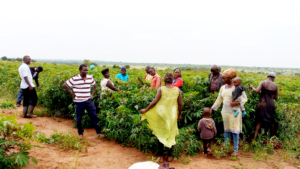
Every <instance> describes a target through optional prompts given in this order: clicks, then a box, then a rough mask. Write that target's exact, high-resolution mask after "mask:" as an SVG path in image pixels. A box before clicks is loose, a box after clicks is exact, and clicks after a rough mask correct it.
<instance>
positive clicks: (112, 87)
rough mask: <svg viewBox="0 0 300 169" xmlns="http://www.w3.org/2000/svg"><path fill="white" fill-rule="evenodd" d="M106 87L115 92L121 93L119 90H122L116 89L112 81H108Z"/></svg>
mask: <svg viewBox="0 0 300 169" xmlns="http://www.w3.org/2000/svg"><path fill="white" fill-rule="evenodd" d="M106 86H107V87H108V88H110V89H111V90H113V91H119V90H120V89H118V88H116V87H115V86H114V85H113V84H112V83H111V81H107V84H106Z"/></svg>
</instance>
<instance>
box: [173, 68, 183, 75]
mask: <svg viewBox="0 0 300 169" xmlns="http://www.w3.org/2000/svg"><path fill="white" fill-rule="evenodd" d="M177 69H178V70H179V72H180V75H179V77H182V76H181V69H179V68H175V69H174V71H173V72H175V71H176V70H177Z"/></svg>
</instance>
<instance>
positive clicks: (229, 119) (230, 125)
mask: <svg viewBox="0 0 300 169" xmlns="http://www.w3.org/2000/svg"><path fill="white" fill-rule="evenodd" d="M234 89H235V87H234V86H233V87H231V88H229V89H226V88H225V85H224V86H222V87H221V89H220V92H219V96H218V98H217V100H216V102H215V104H214V105H213V106H212V109H213V110H215V111H216V110H218V108H219V107H220V105H221V104H222V103H223V107H222V111H221V114H222V118H223V124H224V130H225V132H230V133H235V134H240V133H242V111H241V108H240V106H237V107H238V110H239V114H238V115H237V116H236V117H234V113H235V111H233V110H232V108H231V106H230V102H231V101H232V92H233V91H234ZM242 97H243V99H242V102H243V103H244V104H245V103H246V102H247V100H248V98H247V95H246V92H245V91H243V93H242Z"/></svg>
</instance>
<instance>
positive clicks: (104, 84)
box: [100, 68, 120, 99]
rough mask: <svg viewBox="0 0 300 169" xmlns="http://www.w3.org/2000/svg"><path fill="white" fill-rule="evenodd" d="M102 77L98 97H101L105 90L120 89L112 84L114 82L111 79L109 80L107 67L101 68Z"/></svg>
mask: <svg viewBox="0 0 300 169" xmlns="http://www.w3.org/2000/svg"><path fill="white" fill-rule="evenodd" d="M101 73H102V75H103V78H102V79H101V83H100V84H101V90H102V93H101V94H100V98H101V99H102V95H103V93H104V92H105V91H106V90H112V91H119V90H120V89H118V88H116V87H115V86H114V83H113V82H112V81H110V80H109V78H110V73H109V69H108V68H107V69H103V70H102V71H101Z"/></svg>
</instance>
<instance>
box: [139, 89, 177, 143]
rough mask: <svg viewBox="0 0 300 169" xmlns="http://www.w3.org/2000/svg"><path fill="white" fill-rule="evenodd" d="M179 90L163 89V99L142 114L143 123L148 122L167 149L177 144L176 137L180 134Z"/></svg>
mask: <svg viewBox="0 0 300 169" xmlns="http://www.w3.org/2000/svg"><path fill="white" fill-rule="evenodd" d="M179 92H180V91H179V89H178V88H177V87H174V88H167V87H165V86H162V87H161V98H160V100H159V101H158V103H157V104H156V105H155V107H153V108H152V109H150V110H149V111H148V112H147V113H145V114H142V121H143V120H145V119H147V120H148V123H149V125H148V127H149V128H150V129H152V130H153V134H154V135H155V136H156V137H157V138H158V140H159V141H160V142H161V143H162V144H164V146H165V147H169V148H171V147H172V146H173V145H175V144H176V141H175V137H176V136H177V135H178V134H179V132H178V127H177V118H178V103H177V99H178V96H179Z"/></svg>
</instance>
